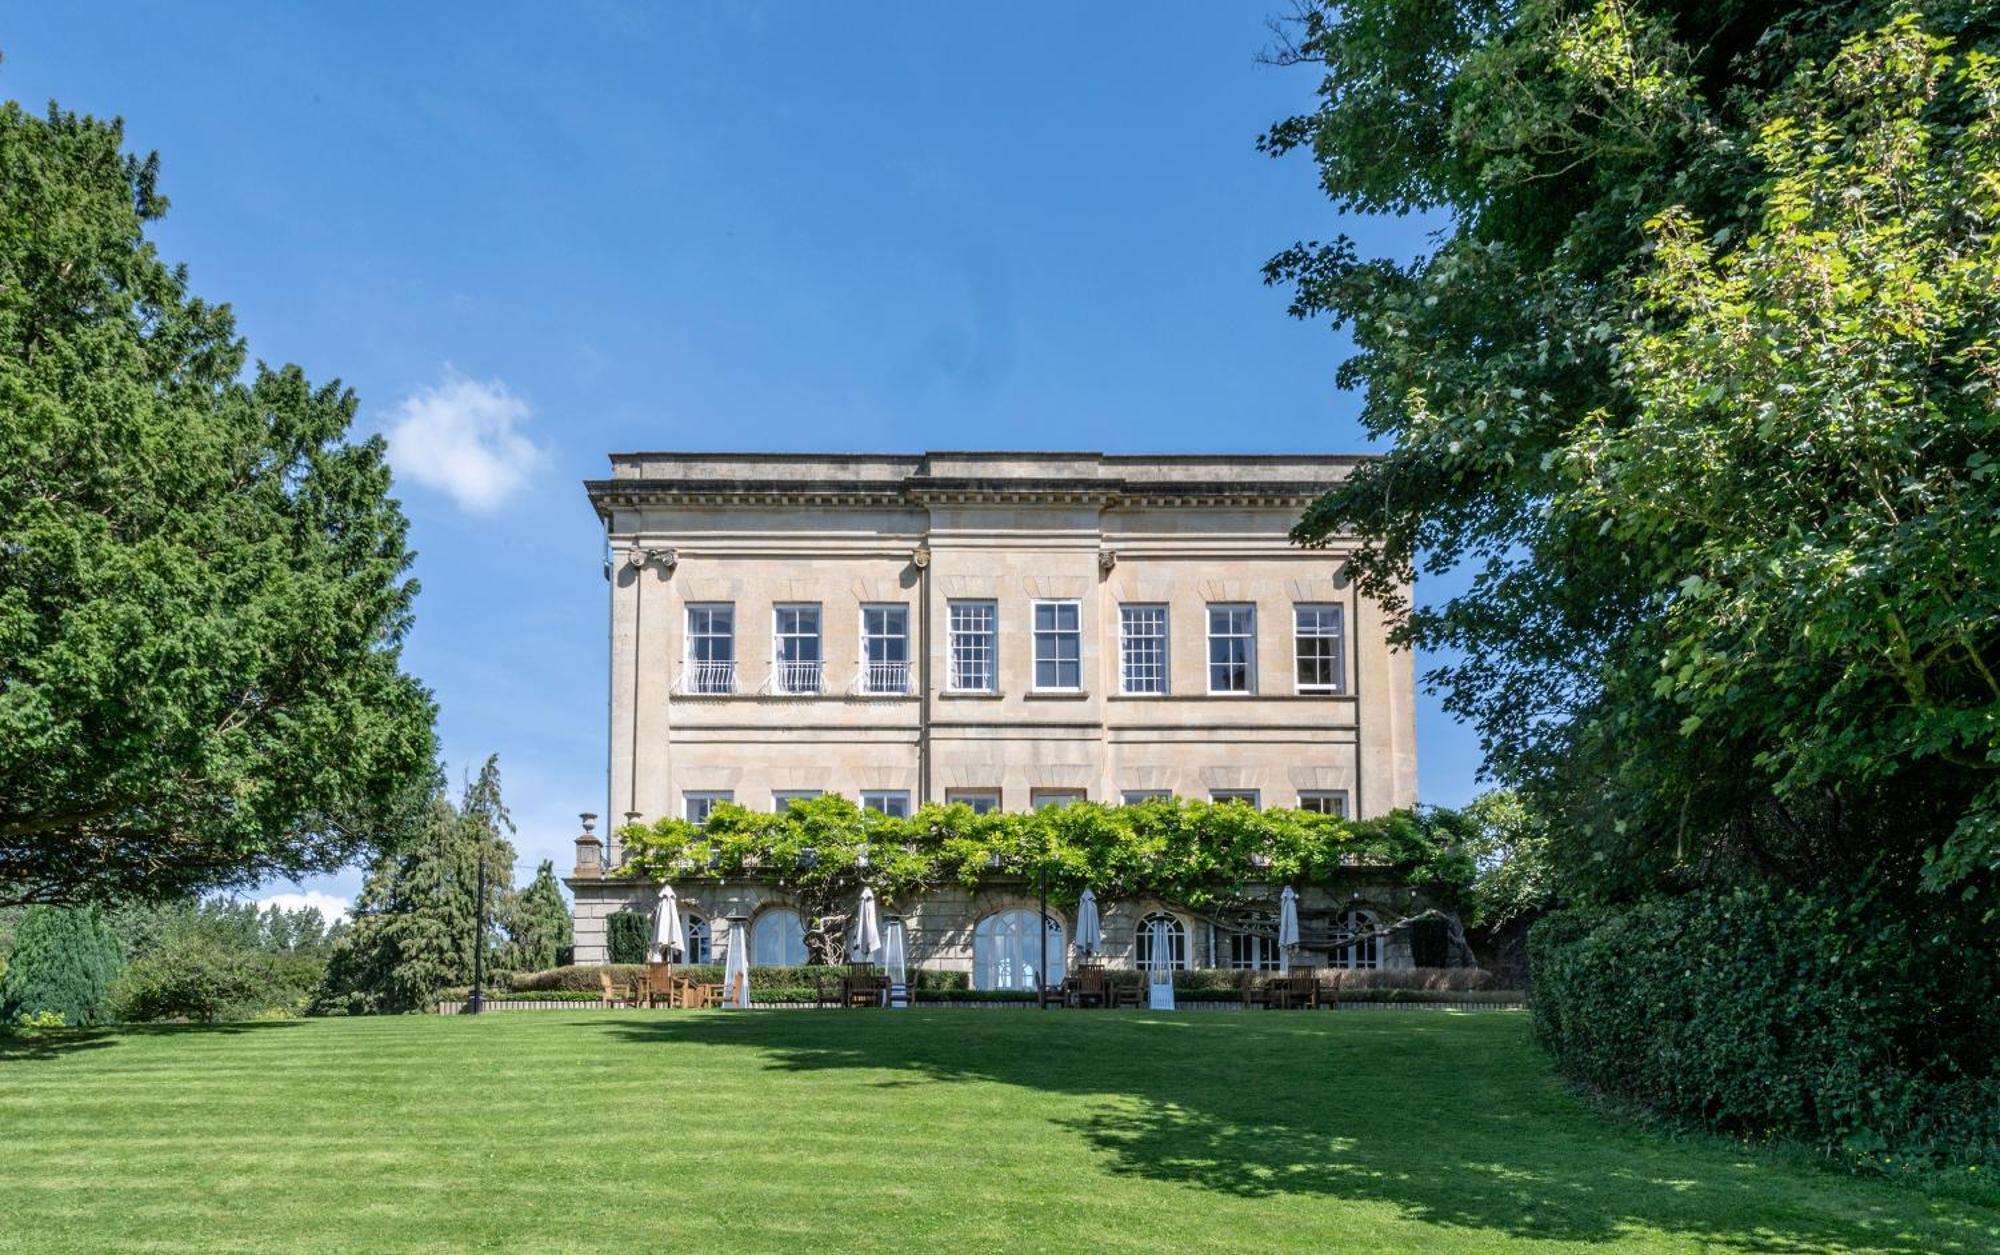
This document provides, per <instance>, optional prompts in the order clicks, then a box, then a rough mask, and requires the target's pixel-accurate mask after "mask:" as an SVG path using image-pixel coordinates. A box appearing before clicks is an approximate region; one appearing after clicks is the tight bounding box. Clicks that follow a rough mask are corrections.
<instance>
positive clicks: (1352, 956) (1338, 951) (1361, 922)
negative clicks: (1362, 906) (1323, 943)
mask: <svg viewBox="0 0 2000 1255" xmlns="http://www.w3.org/2000/svg"><path fill="white" fill-rule="evenodd" d="M1381 926H1382V925H1381V921H1380V920H1379V919H1378V918H1377V916H1376V914H1375V912H1373V911H1363V910H1353V911H1349V912H1348V913H1347V914H1346V915H1344V916H1342V917H1341V919H1340V922H1339V924H1337V925H1335V927H1334V930H1333V942H1334V944H1333V945H1332V946H1330V947H1329V948H1328V953H1327V956H1326V957H1327V961H1328V964H1327V965H1328V966H1329V967H1338V968H1345V969H1347V970H1349V971H1366V970H1369V969H1372V968H1378V967H1381V966H1382V938H1381V937H1379V936H1371V937H1370V938H1369V939H1368V940H1367V941H1365V942H1362V943H1361V945H1360V946H1348V945H1345V944H1343V943H1345V942H1347V941H1350V940H1352V938H1353V937H1354V936H1355V934H1356V933H1360V932H1364V931H1365V932H1369V933H1373V932H1375V930H1376V929H1378V928H1380V927H1381Z"/></svg>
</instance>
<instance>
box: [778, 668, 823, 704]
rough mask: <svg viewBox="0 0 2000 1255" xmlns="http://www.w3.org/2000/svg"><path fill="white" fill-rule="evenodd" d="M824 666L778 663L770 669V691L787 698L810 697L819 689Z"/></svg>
mask: <svg viewBox="0 0 2000 1255" xmlns="http://www.w3.org/2000/svg"><path fill="white" fill-rule="evenodd" d="M824 668H825V664H824V663H821V662H818V661H813V662H779V663H774V664H773V665H772V667H771V691H772V692H774V693H782V694H785V695H787V696H792V697H798V696H810V695H811V694H814V693H817V692H819V691H820V689H821V684H822V681H823V679H824Z"/></svg>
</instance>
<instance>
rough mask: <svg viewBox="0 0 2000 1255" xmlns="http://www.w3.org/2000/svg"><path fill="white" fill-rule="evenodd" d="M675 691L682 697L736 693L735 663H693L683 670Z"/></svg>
mask: <svg viewBox="0 0 2000 1255" xmlns="http://www.w3.org/2000/svg"><path fill="white" fill-rule="evenodd" d="M675 691H676V692H678V693H680V694H681V695H682V696H694V697H708V696H715V695H717V694H722V693H734V692H735V691H736V664H735V663H733V662H691V663H689V664H687V666H685V667H683V668H682V669H681V679H680V683H679V684H677V685H675Z"/></svg>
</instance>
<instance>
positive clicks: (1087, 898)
mask: <svg viewBox="0 0 2000 1255" xmlns="http://www.w3.org/2000/svg"><path fill="white" fill-rule="evenodd" d="M1103 944H1104V925H1103V924H1101V923H1099V922H1098V919H1097V895H1096V894H1094V893H1092V892H1091V891H1090V890H1088V889H1085V890H1084V891H1083V897H1081V898H1079V899H1078V900H1077V904H1076V948H1077V949H1079V950H1081V951H1083V952H1084V953H1085V954H1096V953H1097V947H1099V946H1101V945H1103Z"/></svg>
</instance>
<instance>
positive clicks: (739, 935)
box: [722, 918, 750, 1008]
mask: <svg viewBox="0 0 2000 1255" xmlns="http://www.w3.org/2000/svg"><path fill="white" fill-rule="evenodd" d="M729 923H730V929H729V960H728V962H727V963H726V964H724V966H723V969H722V1005H723V1006H725V1007H746V1008H747V1007H748V1006H749V1005H750V921H749V920H737V919H734V918H732V919H731V920H730V921H729Z"/></svg>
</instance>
